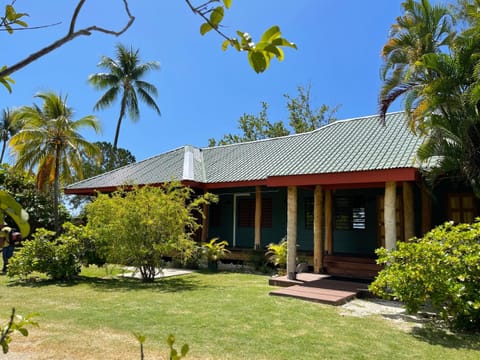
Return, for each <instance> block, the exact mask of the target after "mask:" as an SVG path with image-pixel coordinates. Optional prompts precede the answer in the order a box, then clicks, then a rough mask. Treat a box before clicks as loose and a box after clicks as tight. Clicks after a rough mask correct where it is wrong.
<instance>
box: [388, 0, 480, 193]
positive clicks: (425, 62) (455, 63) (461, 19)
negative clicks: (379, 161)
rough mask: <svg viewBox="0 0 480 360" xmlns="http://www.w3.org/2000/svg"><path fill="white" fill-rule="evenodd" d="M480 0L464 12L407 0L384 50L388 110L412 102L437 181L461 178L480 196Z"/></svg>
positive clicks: (414, 125) (461, 6)
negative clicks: (399, 100)
mask: <svg viewBox="0 0 480 360" xmlns="http://www.w3.org/2000/svg"><path fill="white" fill-rule="evenodd" d="M479 4H480V3H479V2H478V1H477V0H465V1H459V2H458V4H457V5H458V6H457V8H456V10H452V8H450V7H447V6H445V5H440V4H437V5H432V4H431V3H430V1H428V0H421V1H414V0H408V1H405V2H404V3H403V4H402V6H403V8H404V15H403V16H400V17H398V19H397V23H396V24H393V25H392V28H391V36H390V39H389V40H388V42H387V43H386V44H385V46H384V48H383V52H382V53H383V57H384V66H383V68H382V75H383V80H384V83H383V87H382V90H381V93H380V111H381V114H382V115H383V116H384V115H385V113H386V112H387V111H388V109H389V107H390V106H391V104H392V103H393V102H394V101H396V100H397V99H399V98H403V99H404V103H405V110H406V112H407V114H408V117H409V124H410V127H411V129H412V131H415V132H417V133H420V134H423V135H427V137H426V139H427V140H426V142H425V144H424V145H423V146H422V147H421V148H420V150H419V153H418V155H419V158H420V160H422V161H423V162H424V163H425V165H426V168H427V170H428V172H427V176H428V178H429V179H430V180H431V181H432V182H435V181H438V180H439V179H447V178H449V179H453V180H456V181H459V182H461V183H464V184H467V185H469V186H470V187H472V188H473V190H474V191H475V192H476V194H477V196H480V184H479V183H478V179H479V175H480V160H479V159H480V141H479V140H480V133H479V131H480V116H479V112H478V110H479V108H480V107H479V106H478V104H479V103H480V102H479V100H480V95H478V94H480V81H479V80H480V77H479V74H480V73H479V69H480V62H479V60H480V46H479V45H478V44H479V43H480V42H479V40H480V26H479V24H480V18H479V14H478V5H479Z"/></svg>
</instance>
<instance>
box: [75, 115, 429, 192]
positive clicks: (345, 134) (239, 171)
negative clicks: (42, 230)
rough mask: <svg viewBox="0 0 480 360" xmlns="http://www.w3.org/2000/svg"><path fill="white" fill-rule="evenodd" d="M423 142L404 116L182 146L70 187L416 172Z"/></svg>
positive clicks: (363, 119)
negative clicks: (242, 140) (221, 143)
mask: <svg viewBox="0 0 480 360" xmlns="http://www.w3.org/2000/svg"><path fill="white" fill-rule="evenodd" d="M422 141H423V139H422V138H420V137H417V136H415V135H414V134H412V133H411V131H410V130H409V128H408V126H407V125H406V116H405V114H404V113H403V112H397V113H390V114H387V117H386V122H385V125H383V124H382V123H381V121H380V118H379V117H378V116H368V117H360V118H354V119H349V120H340V121H335V122H333V123H331V124H329V125H327V126H324V127H321V128H319V129H317V130H315V131H312V132H308V133H303V134H296V135H289V136H284V137H280V138H273V139H265V140H259V141H252V142H246V143H239V144H232V145H225V146H217V147H211V148H208V147H207V148H197V147H193V146H184V147H181V148H178V149H175V150H172V151H169V152H166V153H163V154H160V155H157V156H154V157H152V158H149V159H146V160H143V161H140V162H138V163H135V164H131V165H128V166H125V167H122V168H120V169H117V170H114V171H111V172H108V173H105V174H102V175H99V176H96V177H93V178H90V179H87V180H84V181H80V182H78V183H75V184H72V185H69V186H67V187H66V189H67V190H68V191H69V192H74V190H78V189H101V188H109V187H117V186H121V185H125V184H130V185H131V184H142V185H143V184H158V183H162V182H166V181H170V180H173V179H175V180H191V181H195V182H199V183H206V184H213V183H225V182H228V183H232V182H244V181H255V180H263V179H267V178H268V177H272V176H289V175H310V174H329V173H343V172H355V171H365V170H384V169H399V168H417V167H419V166H418V163H417V162H416V161H415V158H416V151H417V148H418V146H419V145H420V144H421V143H422Z"/></svg>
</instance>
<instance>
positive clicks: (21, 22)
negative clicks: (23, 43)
mask: <svg viewBox="0 0 480 360" xmlns="http://www.w3.org/2000/svg"><path fill="white" fill-rule="evenodd" d="M15 24H17V25H18V26H21V27H24V28H26V27H27V26H28V24H27V23H26V22H25V21H22V20H17V21H15Z"/></svg>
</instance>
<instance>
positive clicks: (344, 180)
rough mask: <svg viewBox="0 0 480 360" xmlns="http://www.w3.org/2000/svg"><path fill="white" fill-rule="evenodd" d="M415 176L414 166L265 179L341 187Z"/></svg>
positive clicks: (273, 183)
mask: <svg viewBox="0 0 480 360" xmlns="http://www.w3.org/2000/svg"><path fill="white" fill-rule="evenodd" d="M417 176H418V174H417V169H415V168H404V169H387V170H369V171H355V172H343V173H332V174H310V175H290V176H272V177H269V178H268V179H267V186H269V187H280V186H307V185H332V186H335V187H337V186H338V187H341V186H346V185H353V184H359V185H360V184H363V185H364V186H365V185H366V184H372V185H373V184H382V183H384V182H386V181H415V180H417ZM382 186H383V185H382Z"/></svg>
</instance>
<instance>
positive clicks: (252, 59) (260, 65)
mask: <svg viewBox="0 0 480 360" xmlns="http://www.w3.org/2000/svg"><path fill="white" fill-rule="evenodd" d="M248 62H249V63H250V66H251V67H252V68H253V70H255V72H256V73H257V74H259V73H262V72H264V71H265V70H266V69H267V68H268V65H269V63H270V60H269V59H268V58H267V57H266V56H265V54H264V53H263V51H255V50H251V51H249V52H248Z"/></svg>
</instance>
